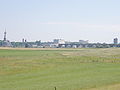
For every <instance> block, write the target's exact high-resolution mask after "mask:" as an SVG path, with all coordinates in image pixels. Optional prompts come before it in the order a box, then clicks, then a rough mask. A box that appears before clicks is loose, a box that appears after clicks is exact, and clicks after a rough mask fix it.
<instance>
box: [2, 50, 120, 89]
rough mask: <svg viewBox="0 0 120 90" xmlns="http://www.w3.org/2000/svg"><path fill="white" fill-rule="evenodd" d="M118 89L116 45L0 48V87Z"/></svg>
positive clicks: (119, 65)
mask: <svg viewBox="0 0 120 90" xmlns="http://www.w3.org/2000/svg"><path fill="white" fill-rule="evenodd" d="M54 87H56V88H57V90H119V88H120V49H119V48H108V49H12V48H11V49H9V48H0V90H55V89H54Z"/></svg>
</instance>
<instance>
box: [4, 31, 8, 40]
mask: <svg viewBox="0 0 120 90" xmlns="http://www.w3.org/2000/svg"><path fill="white" fill-rule="evenodd" d="M6 34H7V32H6V30H5V32H4V39H3V40H4V41H6Z"/></svg>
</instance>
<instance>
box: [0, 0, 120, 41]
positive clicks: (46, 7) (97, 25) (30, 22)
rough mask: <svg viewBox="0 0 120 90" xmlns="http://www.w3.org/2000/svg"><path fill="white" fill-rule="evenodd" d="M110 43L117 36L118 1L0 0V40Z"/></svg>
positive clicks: (119, 25)
mask: <svg viewBox="0 0 120 90" xmlns="http://www.w3.org/2000/svg"><path fill="white" fill-rule="evenodd" d="M5 28H6V31H7V39H8V40H10V41H21V40H22V38H25V39H27V41H36V40H41V41H52V40H53V39H58V38H61V39H64V40H66V41H78V40H89V42H101V43H104V42H106V43H112V42H113V38H118V39H120V0H0V39H1V40H2V39H3V32H4V31H5Z"/></svg>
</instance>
